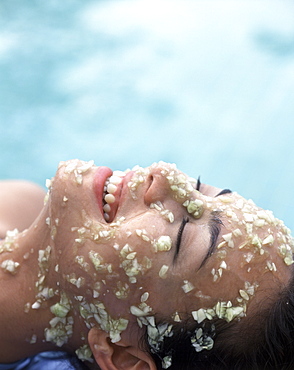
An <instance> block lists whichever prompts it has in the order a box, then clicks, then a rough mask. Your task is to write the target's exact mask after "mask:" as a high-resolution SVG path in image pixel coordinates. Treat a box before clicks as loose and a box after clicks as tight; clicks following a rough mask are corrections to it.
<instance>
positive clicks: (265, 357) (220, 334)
mask: <svg viewBox="0 0 294 370" xmlns="http://www.w3.org/2000/svg"><path fill="white" fill-rule="evenodd" d="M269 298H270V299H274V301H273V302H268V304H267V305H266V307H265V308H263V309H261V310H259V312H258V313H256V314H255V315H253V316H252V317H246V318H244V319H241V320H239V321H238V320H234V321H232V322H230V323H227V322H225V321H224V320H220V319H217V320H215V321H206V320H205V322H204V323H202V325H199V324H197V323H196V322H194V323H193V325H191V321H190V322H188V321H186V322H181V323H177V324H176V325H173V335H164V336H163V337H162V341H161V343H160V345H159V346H157V347H156V348H154V346H152V344H151V345H150V339H149V337H148V332H147V330H146V334H145V336H144V341H145V343H147V344H148V346H149V353H150V355H151V356H152V357H153V359H154V361H155V363H156V366H157V368H158V369H163V368H164V367H163V366H162V361H163V359H164V358H168V357H169V356H171V365H170V366H169V367H168V369H169V370H194V369H197V370H201V369H203V370H204V369H205V370H214V369H217V370H244V369H250V370H277V369H279V370H290V369H291V370H293V369H294V274H292V278H291V279H290V282H289V283H288V285H287V286H286V287H284V288H282V289H281V291H280V292H278V294H277V296H275V298H271V297H269ZM195 323H196V324H195ZM167 324H168V323H166V322H164V321H161V324H158V323H157V326H158V325H167ZM173 324H174V323H173ZM212 328H213V329H212ZM199 329H201V334H202V339H203V338H204V340H205V338H209V339H212V340H213V341H214V345H213V346H211V347H212V348H210V349H203V350H202V351H199V352H197V351H196V349H195V346H193V345H192V344H191V339H192V342H193V337H195V333H197V331H198V330H199ZM213 333H216V334H215V335H214V334H213Z"/></svg>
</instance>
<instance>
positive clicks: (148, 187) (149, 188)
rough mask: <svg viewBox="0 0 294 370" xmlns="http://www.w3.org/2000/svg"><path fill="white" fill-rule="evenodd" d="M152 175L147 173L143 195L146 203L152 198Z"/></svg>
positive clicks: (149, 202) (148, 203) (151, 200)
mask: <svg viewBox="0 0 294 370" xmlns="http://www.w3.org/2000/svg"><path fill="white" fill-rule="evenodd" d="M153 182H154V176H153V175H151V174H150V175H149V176H148V178H147V181H146V190H145V195H144V201H145V203H146V204H147V205H150V204H151V203H152V202H153V201H154V200H153V199H154V191H153V186H152V184H153V185H154V183H153Z"/></svg>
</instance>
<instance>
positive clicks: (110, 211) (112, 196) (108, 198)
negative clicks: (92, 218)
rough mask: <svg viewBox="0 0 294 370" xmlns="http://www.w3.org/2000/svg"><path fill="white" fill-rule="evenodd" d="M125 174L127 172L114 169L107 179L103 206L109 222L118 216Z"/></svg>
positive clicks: (105, 216) (106, 219)
mask: <svg viewBox="0 0 294 370" xmlns="http://www.w3.org/2000/svg"><path fill="white" fill-rule="evenodd" d="M125 176H126V174H125V172H122V171H114V172H113V174H112V175H111V176H110V177H107V179H106V181H105V184H104V189H103V195H102V206H103V216H104V219H105V221H106V222H108V223H110V222H112V221H113V220H114V218H115V216H116V213H117V210H118V206H119V200H120V195H121V190H122V182H123V179H124V177H125Z"/></svg>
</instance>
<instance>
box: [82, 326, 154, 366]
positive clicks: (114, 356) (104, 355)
mask: <svg viewBox="0 0 294 370" xmlns="http://www.w3.org/2000/svg"><path fill="white" fill-rule="evenodd" d="M88 343H89V346H90V348H91V350H92V353H93V356H94V358H95V360H96V362H97V364H98V365H99V366H100V368H101V369H102V370H156V365H155V363H154V361H153V359H152V358H151V356H150V355H149V354H148V353H147V352H145V351H143V350H141V349H139V348H138V347H134V346H129V345H127V344H125V343H124V342H123V341H122V340H120V341H119V342H117V343H111V341H110V338H109V334H108V333H106V332H104V331H103V330H100V329H97V328H92V329H91V330H90V331H89V334H88Z"/></svg>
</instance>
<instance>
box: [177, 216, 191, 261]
mask: <svg viewBox="0 0 294 370" xmlns="http://www.w3.org/2000/svg"><path fill="white" fill-rule="evenodd" d="M188 222H189V217H184V218H183V220H182V223H181V225H180V227H179V231H178V235H177V242H176V251H175V255H174V259H176V258H177V256H178V254H179V252H180V248H181V241H182V236H183V232H184V229H185V226H186V225H187V223H188Z"/></svg>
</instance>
